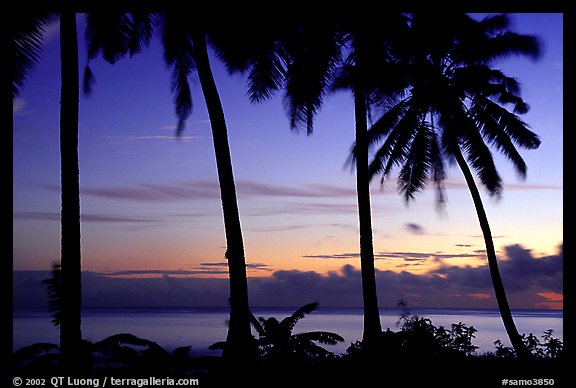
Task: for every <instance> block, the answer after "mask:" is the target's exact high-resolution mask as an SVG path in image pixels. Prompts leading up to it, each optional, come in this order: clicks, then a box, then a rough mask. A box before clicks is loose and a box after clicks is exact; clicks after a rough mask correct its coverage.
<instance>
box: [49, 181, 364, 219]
mask: <svg viewBox="0 0 576 388" xmlns="http://www.w3.org/2000/svg"><path fill="white" fill-rule="evenodd" d="M53 189H54V188H53ZM236 189H237V191H238V195H239V196H241V197H245V198H248V197H285V198H343V197H351V196H353V195H355V194H354V191H353V190H348V189H347V188H342V187H339V186H327V185H309V186H304V188H297V187H290V186H284V185H272V184H267V183H262V182H256V181H250V180H239V181H238V182H237V183H236ZM82 194H83V195H88V196H92V197H99V198H106V199H117V200H126V201H145V202H148V201H158V202H164V201H179V200H189V199H191V198H196V199H213V198H219V197H220V189H219V186H218V183H217V182H213V181H189V182H177V183H141V184H134V185H130V186H109V187H87V188H84V189H83V190H82ZM299 205H301V206H308V205H302V204H299ZM313 206H314V207H315V208H316V207H317V206H325V207H333V206H335V205H332V204H317V205H316V204H315V205H313ZM301 210H304V211H305V210H306V209H301Z"/></svg>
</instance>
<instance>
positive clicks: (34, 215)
mask: <svg viewBox="0 0 576 388" xmlns="http://www.w3.org/2000/svg"><path fill="white" fill-rule="evenodd" d="M13 218H14V219H20V220H43V221H60V213H57V212H26V211H22V212H15V213H14V214H13ZM80 220H81V221H82V222H94V223H123V224H124V223H130V224H134V223H138V224H141V223H145V224H150V223H157V222H161V220H158V219H155V218H147V217H132V216H119V215H106V214H81V215H80Z"/></svg>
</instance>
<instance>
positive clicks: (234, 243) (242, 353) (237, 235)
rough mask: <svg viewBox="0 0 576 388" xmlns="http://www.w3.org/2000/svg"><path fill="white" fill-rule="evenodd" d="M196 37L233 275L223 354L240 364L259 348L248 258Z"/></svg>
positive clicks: (221, 122) (218, 116)
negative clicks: (252, 320)
mask: <svg viewBox="0 0 576 388" xmlns="http://www.w3.org/2000/svg"><path fill="white" fill-rule="evenodd" d="M193 40H194V42H193V43H194V50H195V51H194V52H195V59H196V66H197V71H198V77H199V79H200V84H201V86H202V92H203V93H204V99H205V100H206V107H207V109H208V115H209V117H210V124H211V127H212V136H213V141H214V151H215V155H216V166H217V170H218V179H219V184H220V196H221V200H222V211H223V214H224V228H225V233H226V246H227V250H226V259H227V260H228V271H229V278H230V324H229V328H228V336H227V339H226V347H225V349H224V352H223V354H222V356H223V358H225V359H227V360H229V361H232V362H233V363H234V364H236V365H239V364H244V363H247V362H250V361H251V360H252V358H253V357H255V351H256V348H255V345H254V341H253V338H252V332H251V329H250V308H249V304H248V280H247V276H246V259H245V256H244V242H243V239H242V228H241V225H240V215H239V211H238V201H237V199H236V185H235V183H234V174H233V171H232V159H231V156H230V147H229V145H228V132H227V128H226V120H225V118H224V111H223V109H222V103H221V101H220V96H219V94H218V89H217V88H216V84H215V82H214V77H213V75H212V70H211V68H210V62H209V60H208V51H207V47H206V37H205V35H204V34H202V33H197V34H196V35H195V36H194V38H193Z"/></svg>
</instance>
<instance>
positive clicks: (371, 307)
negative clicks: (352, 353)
mask: <svg viewBox="0 0 576 388" xmlns="http://www.w3.org/2000/svg"><path fill="white" fill-rule="evenodd" d="M342 28H343V29H344V31H345V32H346V40H347V45H346V51H347V57H346V58H345V60H344V63H343V65H342V66H341V68H340V71H339V73H338V75H337V77H336V79H335V81H334V85H333V88H334V89H335V90H339V89H343V90H349V91H351V92H352V96H353V98H354V118H355V142H354V144H355V145H354V148H353V151H354V152H353V158H352V159H353V160H354V166H355V169H356V192H357V201H358V220H359V226H360V266H361V275H362V296H363V302H364V330H363V335H362V343H363V345H365V346H370V345H371V344H373V343H375V341H376V340H377V338H378V337H379V335H380V333H381V332H382V327H381V324H380V311H379V306H378V292H377V288H376V272H375V268H374V244H373V231H372V210H371V200H370V175H369V170H368V168H369V154H368V150H369V141H368V119H369V117H370V116H371V106H372V105H373V104H374V103H376V102H378V101H380V100H382V99H384V98H386V97H387V96H388V95H389V94H393V93H394V91H396V90H397V89H399V88H401V87H402V85H403V84H402V83H401V81H402V78H399V77H397V76H396V74H393V73H392V71H393V70H395V69H397V67H391V66H390V63H391V62H392V61H393V58H392V57H391V55H390V53H389V45H390V43H389V42H390V41H391V40H392V39H393V38H394V35H396V34H399V33H400V32H401V31H402V30H403V29H404V28H405V21H404V17H403V16H402V15H400V14H395V13H389V14H387V15H386V16H385V17H384V18H383V20H380V23H379V24H378V25H377V26H366V25H364V24H356V23H345V24H344V25H343V26H342Z"/></svg>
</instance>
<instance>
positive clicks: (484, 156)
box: [460, 130, 502, 197]
mask: <svg viewBox="0 0 576 388" xmlns="http://www.w3.org/2000/svg"><path fill="white" fill-rule="evenodd" d="M460 147H461V148H462V150H463V151H464V154H465V155H466V158H467V159H468V162H470V165H471V166H472V168H473V169H474V171H476V174H477V175H478V177H479V178H480V181H481V182H482V184H483V185H484V187H486V189H487V190H488V192H489V193H490V195H491V196H496V197H499V196H500V194H501V192H502V179H501V178H500V175H499V174H498V171H497V169H496V165H495V164H494V158H493V157H492V153H491V152H490V149H489V148H488V146H487V145H486V144H485V143H484V141H483V139H482V137H481V136H480V134H479V133H478V132H477V131H475V130H469V131H466V133H465V134H464V135H463V136H461V137H460Z"/></svg>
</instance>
